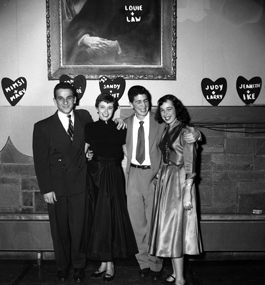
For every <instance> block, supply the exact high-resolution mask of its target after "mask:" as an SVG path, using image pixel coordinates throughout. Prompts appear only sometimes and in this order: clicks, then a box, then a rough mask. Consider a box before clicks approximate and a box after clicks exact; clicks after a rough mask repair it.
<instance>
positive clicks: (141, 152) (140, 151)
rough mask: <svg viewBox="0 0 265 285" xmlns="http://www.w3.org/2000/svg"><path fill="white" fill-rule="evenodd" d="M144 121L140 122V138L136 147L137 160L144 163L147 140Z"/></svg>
mask: <svg viewBox="0 0 265 285" xmlns="http://www.w3.org/2000/svg"><path fill="white" fill-rule="evenodd" d="M143 123H144V122H143V121H141V122H139V124H140V126H139V129H138V140H137V147H136V160H137V161H138V162H139V163H140V164H142V163H143V161H144V159H145V141H144V127H143Z"/></svg>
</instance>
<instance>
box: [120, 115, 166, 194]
mask: <svg viewBox="0 0 265 285" xmlns="http://www.w3.org/2000/svg"><path fill="white" fill-rule="evenodd" d="M134 116H135V115H134V114H133V115H131V116H130V117H128V118H126V119H125V120H124V121H125V122H126V123H127V136H126V150H127V166H126V173H125V175H126V181H128V176H129V173H130V167H131V166H130V165H131V159H132V150H133V119H134ZM164 129H165V123H162V124H159V123H158V122H157V121H155V114H154V113H153V112H150V130H149V154H150V160H151V170H152V178H151V180H150V183H151V181H152V180H153V179H154V177H155V176H156V174H157V172H158V170H159V165H160V161H161V151H160V150H159V148H158V145H159V143H160V140H161V137H162V134H163V131H164ZM128 191H130V190H128V189H127V192H128Z"/></svg>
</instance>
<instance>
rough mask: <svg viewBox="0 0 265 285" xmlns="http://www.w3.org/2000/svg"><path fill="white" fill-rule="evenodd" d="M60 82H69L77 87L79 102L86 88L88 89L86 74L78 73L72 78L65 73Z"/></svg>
mask: <svg viewBox="0 0 265 285" xmlns="http://www.w3.org/2000/svg"><path fill="white" fill-rule="evenodd" d="M60 82H68V83H70V84H72V85H73V86H74V88H75V89H76V97H77V102H79V101H80V99H81V98H82V97H83V95H84V93H85V90H86V78H85V76H84V75H77V76H76V77H74V78H71V77H70V76H68V75H66V74H63V75H62V76H61V77H60ZM77 105H78V104H77Z"/></svg>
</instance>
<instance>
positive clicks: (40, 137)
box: [33, 110, 93, 196]
mask: <svg viewBox="0 0 265 285" xmlns="http://www.w3.org/2000/svg"><path fill="white" fill-rule="evenodd" d="M74 114H75V123H74V140H73V142H71V140H70V138H69V136H68V135H67V133H66V131H65V129H64V127H63V125H62V123H61V121H60V119H59V117H58V114H57V112H56V113H55V114H54V115H52V116H51V117H49V118H46V119H44V120H42V121H39V122H37V123H36V124H35V125H34V131H33V158H34V166H35V172H36V176H37V179H38V183H39V187H40V192H41V194H45V193H49V192H52V191H54V192H55V194H56V196H70V195H74V194H77V193H81V192H84V191H86V171H87V167H86V157H85V153H84V145H85V132H84V128H85V125H86V124H87V123H90V122H93V120H92V117H91V115H90V114H89V112H88V111H86V110H75V111H74Z"/></svg>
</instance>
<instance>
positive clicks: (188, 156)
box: [182, 138, 197, 183]
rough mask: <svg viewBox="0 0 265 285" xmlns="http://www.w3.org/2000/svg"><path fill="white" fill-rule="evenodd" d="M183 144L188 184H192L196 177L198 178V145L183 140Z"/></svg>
mask: <svg viewBox="0 0 265 285" xmlns="http://www.w3.org/2000/svg"><path fill="white" fill-rule="evenodd" d="M182 143H183V160H184V167H185V172H186V182H187V183H189V182H190V183H192V182H193V179H194V177H195V176H196V160H197V147H196V143H187V142H185V140H184V139H183V138H182Z"/></svg>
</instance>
